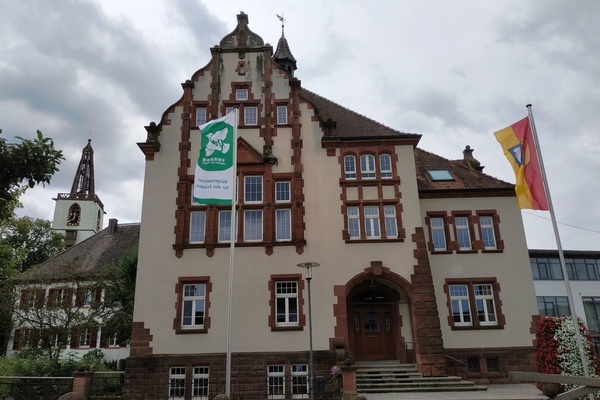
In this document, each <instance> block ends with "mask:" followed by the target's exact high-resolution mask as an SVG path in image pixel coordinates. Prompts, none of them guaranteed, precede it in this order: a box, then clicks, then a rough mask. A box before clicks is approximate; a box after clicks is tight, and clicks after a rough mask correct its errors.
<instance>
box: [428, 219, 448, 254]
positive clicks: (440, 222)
mask: <svg viewBox="0 0 600 400" xmlns="http://www.w3.org/2000/svg"><path fill="white" fill-rule="evenodd" d="M429 228H430V229H431V241H432V242H433V250H434V251H446V250H448V241H447V238H446V222H445V221H444V217H430V218H429ZM440 240H441V241H442V242H443V243H442V242H440ZM442 244H443V246H441V245H442Z"/></svg>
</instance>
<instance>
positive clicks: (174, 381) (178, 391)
mask: <svg viewBox="0 0 600 400" xmlns="http://www.w3.org/2000/svg"><path fill="white" fill-rule="evenodd" d="M184 396H185V367H171V369H170V370H169V398H170V399H171V398H172V399H183V397H184Z"/></svg>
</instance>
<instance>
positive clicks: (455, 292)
mask: <svg viewBox="0 0 600 400" xmlns="http://www.w3.org/2000/svg"><path fill="white" fill-rule="evenodd" d="M448 293H449V294H450V307H451V310H452V318H453V320H454V326H473V313H472V312H471V303H470V300H469V285H467V284H462V283H461V284H451V285H449V286H448ZM465 315H468V317H469V318H468V319H467V318H465ZM457 316H458V321H457V320H456V317H457Z"/></svg>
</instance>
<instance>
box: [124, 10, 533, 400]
mask: <svg viewBox="0 0 600 400" xmlns="http://www.w3.org/2000/svg"><path fill="white" fill-rule="evenodd" d="M237 18H238V24H237V27H236V28H235V30H234V31H233V32H231V33H230V34H228V35H227V36H225V37H224V38H223V39H222V40H221V42H220V43H219V44H218V45H216V46H214V47H212V48H211V49H210V51H211V55H212V57H211V60H210V62H209V63H208V64H207V65H206V66H204V67H202V68H200V69H199V70H198V71H196V72H195V73H194V74H193V75H192V77H191V79H189V80H187V81H186V82H184V83H183V84H182V87H183V95H182V97H181V98H180V99H179V100H177V101H176V102H175V103H174V104H173V105H172V106H171V107H169V108H168V109H167V110H166V111H165V112H164V113H163V115H162V117H161V118H160V121H159V122H158V123H150V124H149V125H148V126H147V127H146V131H147V138H146V140H145V141H143V142H141V143H139V146H140V148H141V150H142V151H143V153H144V155H145V158H146V170H145V186H144V196H143V208H142V229H141V235H140V258H139V264H138V280H137V288H136V301H135V312H134V323H133V333H132V342H131V356H130V358H128V360H127V370H126V391H127V395H128V398H144V399H151V398H164V397H165V396H171V397H176V398H184V397H185V398H196V397H198V398H200V397H205V396H210V397H212V396H213V395H216V394H217V393H222V392H223V389H224V387H223V385H224V384H223V382H224V381H225V378H226V372H227V371H226V365H227V363H226V354H227V352H228V349H227V342H228V341H227V340H226V338H227V334H228V331H229V330H230V334H231V341H230V342H231V349H230V351H231V354H232V362H231V364H232V372H231V375H232V376H231V380H232V387H233V389H232V391H233V392H236V391H237V392H239V391H244V390H247V391H256V392H260V391H261V390H262V391H263V392H262V393H265V394H266V395H269V396H274V395H277V396H282V397H290V396H294V395H300V394H301V392H302V390H303V389H299V388H298V387H296V386H295V385H294V382H298V380H294V379H295V378H296V377H299V376H300V377H305V376H307V373H308V372H307V371H308V370H307V364H308V363H309V341H310V338H309V329H308V322H309V319H308V317H309V316H308V308H309V304H308V292H307V289H308V285H307V283H308V282H307V280H305V277H304V270H303V269H302V268H299V267H298V266H297V265H298V264H301V263H305V262H316V263H318V264H320V265H319V266H318V267H317V268H314V269H313V270H312V280H311V281H310V285H312V300H311V306H312V307H311V309H312V337H313V339H314V340H313V342H314V343H313V347H314V363H315V374H316V375H317V376H325V375H327V374H328V371H329V369H330V368H331V366H332V365H334V364H335V363H343V362H347V363H354V364H353V365H357V364H360V363H361V362H365V361H370V362H377V361H390V360H393V361H395V362H397V363H414V364H416V366H417V368H418V370H419V371H420V372H421V373H422V374H423V375H425V376H445V375H460V376H462V377H464V378H468V379H472V380H476V381H480V382H500V381H505V380H507V379H508V378H507V374H508V371H509V370H530V369H531V366H532V354H533V334H532V327H533V326H534V324H533V323H534V320H535V318H536V314H537V308H536V301H535V294H534V290H533V281H532V278H531V270H530V269H529V268H528V267H527V265H528V253H527V247H526V241H525V235H524V230H523V224H522V220H521V214H520V210H519V209H518V208H517V206H516V201H515V194H514V187H513V185H511V184H509V183H506V182H503V181H500V180H498V179H495V178H493V177H491V176H489V175H486V174H485V173H483V172H482V170H483V167H481V166H480V164H479V162H477V161H476V160H475V159H474V158H473V156H472V149H470V148H468V147H467V148H466V149H465V152H464V156H463V158H461V159H460V160H447V159H444V158H442V157H439V156H437V155H435V154H432V153H430V152H427V151H426V150H423V149H420V148H419V147H418V144H419V140H420V138H421V135H420V134H415V133H406V132H402V131H398V130H396V129H393V128H390V127H387V126H384V125H382V124H381V123H378V122H376V121H373V120H371V119H369V118H368V117H365V116H362V115H359V114H358V113H356V112H353V111H351V110H349V109H347V108H345V107H343V106H341V105H339V104H336V103H335V102H333V101H331V100H328V99H326V98H323V97H322V96H319V95H318V94H316V93H315V92H313V91H310V90H308V89H306V88H304V87H303V85H302V84H301V81H300V80H299V79H298V78H297V77H296V76H295V75H296V72H295V71H296V67H297V60H296V59H295V58H294V57H293V55H292V53H291V51H290V46H289V45H288V42H287V40H286V38H285V37H284V36H283V35H282V37H281V39H280V41H279V43H278V45H277V48H276V49H275V51H273V47H272V46H270V45H269V44H265V42H264V41H263V39H262V38H261V37H260V36H259V35H257V34H255V33H254V32H253V31H252V30H250V28H249V26H248V16H247V15H246V14H244V13H241V14H239V15H238V16H237ZM233 107H237V108H238V110H239V124H238V129H237V135H238V139H237V177H238V198H237V206H236V210H237V213H236V214H237V215H236V218H232V215H231V214H232V213H231V206H227V205H210V206H206V205H199V204H195V203H194V202H193V200H192V197H193V196H192V187H193V183H194V171H195V166H196V162H197V157H198V154H199V149H200V131H199V128H198V126H199V125H201V124H203V123H205V122H206V121H209V120H212V119H216V118H219V117H221V116H224V115H225V114H226V113H227V112H228V111H230V110H231V109H232V108H233ZM490 140H493V137H490ZM232 220H233V221H235V224H236V226H237V231H236V233H235V235H234V236H235V237H234V239H235V251H234V256H233V257H231V255H230V239H231V238H230V236H231V235H230V228H229V227H230V226H231V221H232ZM232 258H233V265H234V268H233V270H234V274H233V277H231V276H230V274H229V265H230V262H231V260H232ZM230 278H231V280H230ZM230 282H232V285H233V294H232V298H233V302H232V310H233V318H232V321H233V322H232V324H231V325H228V323H227V321H228V293H229V292H228V285H229V284H230ZM279 384H281V385H280V387H279V386H277V385H279ZM243 385H245V386H243Z"/></svg>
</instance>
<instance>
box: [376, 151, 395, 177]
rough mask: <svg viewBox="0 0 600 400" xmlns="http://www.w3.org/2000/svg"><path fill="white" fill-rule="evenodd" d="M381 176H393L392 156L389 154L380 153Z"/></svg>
mask: <svg viewBox="0 0 600 400" xmlns="http://www.w3.org/2000/svg"><path fill="white" fill-rule="evenodd" d="M379 176H380V177H381V179H390V178H392V156H390V155H389V154H385V153H384V154H380V155H379Z"/></svg>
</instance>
